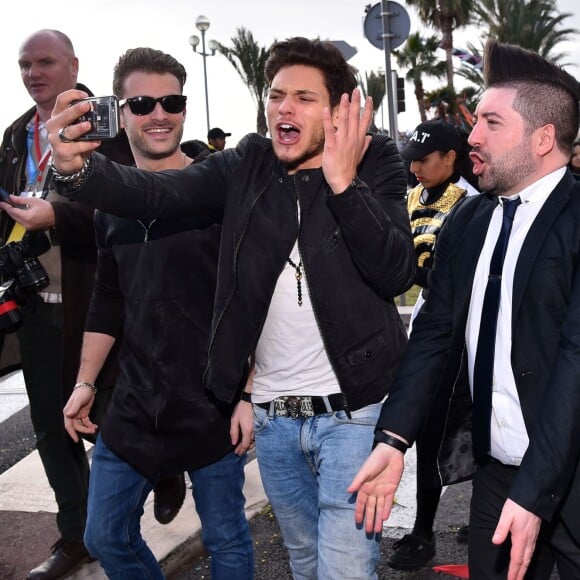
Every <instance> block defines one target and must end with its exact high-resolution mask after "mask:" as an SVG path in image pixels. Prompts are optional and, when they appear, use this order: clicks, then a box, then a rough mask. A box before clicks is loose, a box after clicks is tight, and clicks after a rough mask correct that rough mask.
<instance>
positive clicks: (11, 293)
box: [0, 231, 50, 332]
mask: <svg viewBox="0 0 580 580" xmlns="http://www.w3.org/2000/svg"><path fill="white" fill-rule="evenodd" d="M49 249H50V240H49V239H48V236H47V235H46V234H45V233H44V232H41V231H30V232H27V233H26V234H25V235H24V237H23V238H22V240H20V241H16V242H9V243H7V244H6V245H4V246H2V247H0V276H1V277H2V280H3V283H2V285H0V331H2V332H13V331H15V330H16V329H17V328H18V327H19V326H20V325H21V324H22V320H21V318H20V313H19V311H18V305H19V304H25V303H26V302H27V301H28V299H29V297H30V295H31V293H33V292H38V291H39V290H42V289H43V288H46V287H47V286H48V282H49V280H48V274H47V273H46V270H45V269H44V268H43V266H42V264H41V263H40V262H39V261H38V259H37V256H40V255H41V254H44V253H45V252H47V251H48V250H49Z"/></svg>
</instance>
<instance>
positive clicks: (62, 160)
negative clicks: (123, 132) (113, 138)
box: [46, 89, 101, 175]
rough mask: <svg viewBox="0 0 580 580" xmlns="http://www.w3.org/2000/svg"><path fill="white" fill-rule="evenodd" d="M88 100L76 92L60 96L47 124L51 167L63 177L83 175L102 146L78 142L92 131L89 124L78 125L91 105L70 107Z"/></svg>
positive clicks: (85, 94)
mask: <svg viewBox="0 0 580 580" xmlns="http://www.w3.org/2000/svg"><path fill="white" fill-rule="evenodd" d="M86 97H88V95H87V93H85V92H84V91H79V90H76V89H72V90H69V91H65V92H64V93H61V94H60V95H59V96H58V97H57V99H56V104H55V105H54V109H53V111H52V117H51V118H50V119H49V120H48V121H47V123H46V128H47V130H48V133H49V141H50V146H51V149H52V164H53V165H54V167H55V168H56V170H57V171H58V172H59V173H61V174H62V175H72V174H73V173H76V172H77V171H80V169H81V168H82V166H83V163H84V162H85V159H86V158H87V157H88V156H89V155H90V154H91V153H92V152H93V151H94V150H95V149H97V147H98V146H99V145H100V144H101V142H100V141H75V139H78V138H79V137H80V136H81V135H84V134H85V133H87V132H88V131H90V130H91V123H90V121H83V122H81V123H75V121H76V120H77V119H78V118H79V117H81V116H82V115H84V114H85V113H87V112H88V111H89V110H90V108H91V105H90V103H87V102H84V101H82V102H80V103H76V104H74V105H73V104H71V103H72V102H73V101H77V100H79V99H84V98H86Z"/></svg>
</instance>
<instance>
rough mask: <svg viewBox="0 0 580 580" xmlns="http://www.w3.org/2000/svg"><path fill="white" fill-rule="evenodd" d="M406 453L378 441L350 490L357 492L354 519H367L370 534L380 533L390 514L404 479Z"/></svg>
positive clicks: (366, 525)
mask: <svg viewBox="0 0 580 580" xmlns="http://www.w3.org/2000/svg"><path fill="white" fill-rule="evenodd" d="M403 457H404V455H403V453H402V452H401V451H399V450H398V449H395V448H394V447H391V446H390V445H387V444H385V443H379V444H378V445H377V446H376V447H375V449H374V450H373V452H372V453H371V454H370V456H369V457H368V459H367V460H366V461H365V462H364V464H363V466H362V467H361V468H360V470H359V472H358V473H357V474H356V477H355V478H354V479H353V481H352V483H351V484H350V487H349V488H348V490H347V491H348V492H349V493H357V499H356V508H355V520H356V523H357V524H362V523H363V522H364V525H365V530H366V531H367V532H368V533H372V532H374V533H377V534H378V533H380V532H381V531H382V529H383V522H384V521H385V520H386V519H387V518H388V517H389V516H390V515H391V508H392V507H393V501H394V499H395V492H396V491H397V488H398V487H399V483H400V482H401V477H402V475H403V467H404V465H405V462H404V459H403Z"/></svg>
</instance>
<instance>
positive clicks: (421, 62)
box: [393, 32, 447, 121]
mask: <svg viewBox="0 0 580 580" xmlns="http://www.w3.org/2000/svg"><path fill="white" fill-rule="evenodd" d="M438 46H439V40H438V39H437V37H436V36H430V37H428V38H423V37H422V36H421V35H420V34H419V33H418V32H416V33H414V34H411V35H409V38H407V42H406V43H405V45H404V47H403V48H401V49H399V50H394V51H393V54H394V55H395V59H396V60H397V65H398V66H399V67H400V68H403V69H406V70H407V74H406V75H405V78H406V79H407V80H408V81H410V82H412V83H413V86H414V87H415V97H416V99H417V104H418V106H419V114H420V116H421V121H426V120H427V115H426V111H425V89H424V88H423V77H424V76H430V77H436V78H441V77H443V76H444V75H445V72H446V70H447V64H446V63H445V62H444V61H441V60H439V59H438V58H437V56H436V55H435V51H436V50H437V48H438Z"/></svg>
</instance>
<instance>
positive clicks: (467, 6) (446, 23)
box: [407, 0, 475, 91]
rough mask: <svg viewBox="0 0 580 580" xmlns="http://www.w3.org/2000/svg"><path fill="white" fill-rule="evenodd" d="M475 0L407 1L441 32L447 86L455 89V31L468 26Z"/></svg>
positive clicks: (424, 20)
mask: <svg viewBox="0 0 580 580" xmlns="http://www.w3.org/2000/svg"><path fill="white" fill-rule="evenodd" d="M474 2H475V0H407V4H409V5H410V6H414V7H415V8H416V9H417V12H418V14H419V18H420V19H421V20H422V21H423V22H424V23H425V24H427V25H431V26H433V27H434V28H435V29H437V30H439V31H440V32H441V37H442V38H441V43H440V46H441V48H443V49H444V50H445V54H446V63H447V86H448V87H449V89H451V90H452V91H453V90H454V88H453V30H456V29H458V28H462V27H464V26H467V25H468V24H469V23H470V20H471V17H472V10H473V4H474Z"/></svg>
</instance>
